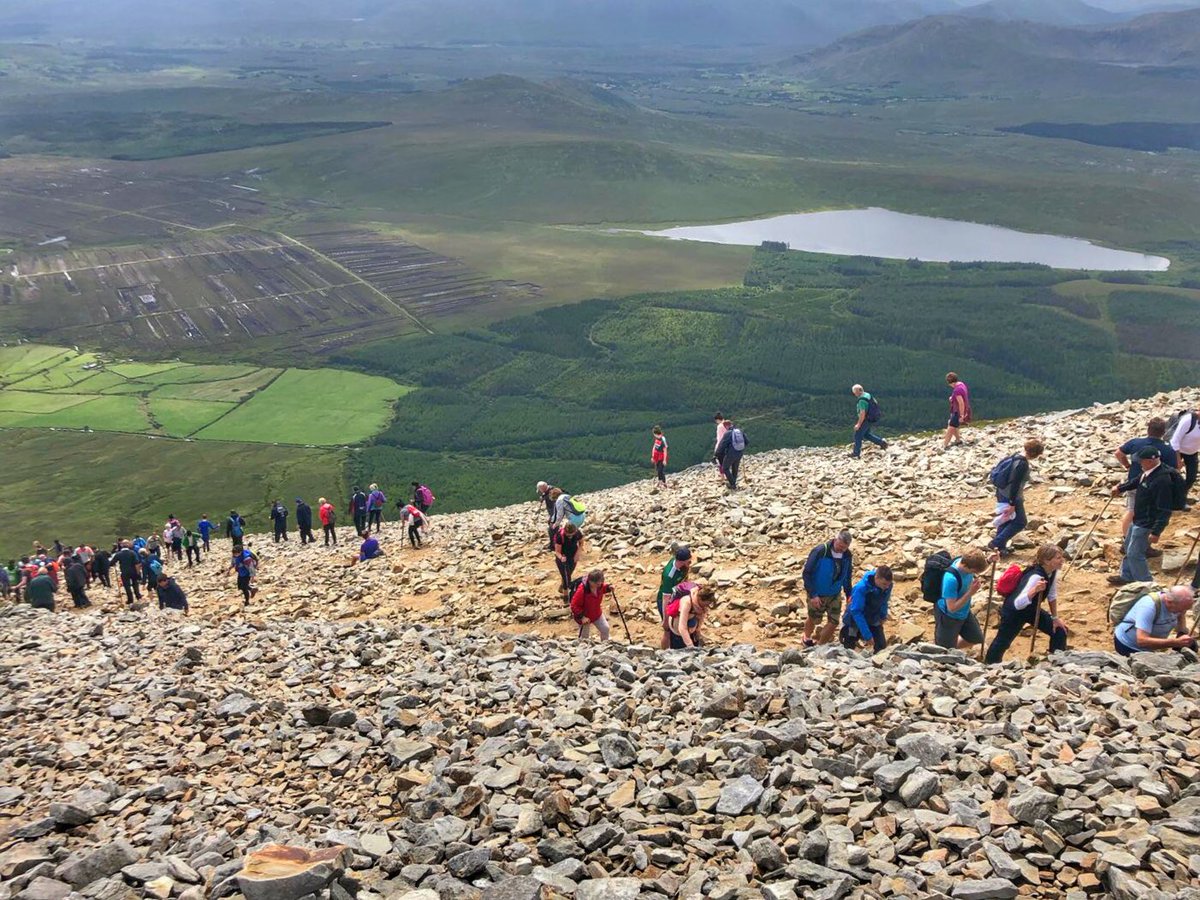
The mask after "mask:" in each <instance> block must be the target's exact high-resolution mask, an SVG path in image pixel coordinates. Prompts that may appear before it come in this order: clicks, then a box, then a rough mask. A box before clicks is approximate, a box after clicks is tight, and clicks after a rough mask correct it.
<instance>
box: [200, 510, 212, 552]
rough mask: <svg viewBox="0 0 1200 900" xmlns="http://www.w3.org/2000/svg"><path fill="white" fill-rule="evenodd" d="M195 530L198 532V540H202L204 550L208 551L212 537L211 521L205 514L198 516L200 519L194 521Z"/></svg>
mask: <svg viewBox="0 0 1200 900" xmlns="http://www.w3.org/2000/svg"><path fill="white" fill-rule="evenodd" d="M196 530H197V531H199V532H200V540H201V541H203V542H204V552H205V553H208V552H209V551H210V550H211V549H212V548H211V547H210V546H209V541H210V539H211V538H212V533H213V523H212V522H210V521H209V520H208V516H207V515H204V516H201V517H200V521H199V522H197V523H196ZM197 555H199V554H197Z"/></svg>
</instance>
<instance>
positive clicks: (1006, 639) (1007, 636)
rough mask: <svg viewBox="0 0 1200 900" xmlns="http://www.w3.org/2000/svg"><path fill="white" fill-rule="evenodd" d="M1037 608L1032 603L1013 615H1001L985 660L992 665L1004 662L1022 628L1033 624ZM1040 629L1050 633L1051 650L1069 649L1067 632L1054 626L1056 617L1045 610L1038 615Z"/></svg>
mask: <svg viewBox="0 0 1200 900" xmlns="http://www.w3.org/2000/svg"><path fill="white" fill-rule="evenodd" d="M1036 610H1037V607H1035V606H1034V605H1033V604H1032V603H1031V604H1030V605H1029V606H1027V607H1025V609H1018V610H1014V612H1013V614H1012V615H1011V616H1006V615H1004V614H1003V613H1001V615H1000V624H999V626H997V628H996V637H995V639H994V640H993V641H992V644H991V646H990V647H988V650H987V656H985V657H984V661H985V662H986V663H987V664H988V665H989V666H990V665H995V664H996V663H998V662H1003V660H1004V654H1005V653H1007V652H1008V648H1009V647H1011V646H1012V642H1013V641H1015V640H1016V639H1017V635H1018V634H1020V633H1021V629H1022V628H1024V627H1025V626H1026V625H1032V624H1033V617H1034V614H1035V612H1036ZM1037 620H1038V631H1040V632H1041V633H1042V634H1048V635H1050V652H1051V653H1058V652H1060V651H1062V650H1066V649H1067V633H1066V631H1059V630H1057V629H1056V628H1055V627H1054V617H1053V616H1052V615H1050V614H1049V613H1048V612H1046V611H1045V610H1042V612H1041V614H1040V615H1038V617H1037Z"/></svg>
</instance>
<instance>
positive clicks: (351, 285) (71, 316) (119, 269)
mask: <svg viewBox="0 0 1200 900" xmlns="http://www.w3.org/2000/svg"><path fill="white" fill-rule="evenodd" d="M6 272H7V274H6V275H5V276H4V278H2V279H0V325H3V324H6V323H7V324H8V325H10V326H11V327H13V328H17V327H19V328H20V330H21V332H22V333H24V334H26V335H27V336H29V337H32V338H34V339H36V340H41V341H46V342H59V343H70V344H72V345H76V344H82V345H86V346H94V347H124V348H128V349H129V350H130V351H133V352H145V348H146V347H155V348H158V349H159V350H160V351H167V350H175V351H178V350H183V349H188V348H214V347H220V348H224V347H233V346H237V345H240V344H249V343H253V344H254V346H255V347H256V349H257V350H258V351H260V352H261V351H263V350H276V351H280V350H287V351H303V352H306V353H313V352H315V353H322V352H327V351H330V350H333V349H336V348H338V347H341V346H343V345H346V344H354V343H360V342H362V341H365V340H378V339H381V338H385V337H400V336H404V335H407V334H414V333H425V334H431V333H433V330H434V329H433V327H432V326H431V325H430V324H429V320H433V319H436V318H437V317H439V316H444V315H450V314H453V313H456V312H460V311H462V310H464V309H467V308H471V307H475V306H479V305H481V304H487V303H491V302H494V301H496V300H498V299H501V298H505V297H511V296H512V295H513V294H514V292H515V291H517V290H518V289H517V288H513V287H510V286H507V285H503V284H498V283H496V282H491V281H488V280H487V279H485V278H484V277H482V276H480V275H478V274H477V273H474V272H472V271H471V270H469V269H468V268H466V266H464V265H463V264H462V263H461V262H459V261H457V260H454V259H450V258H448V257H444V256H439V255H438V254H435V253H432V252H430V251H428V250H425V249H424V248H421V247H418V246H416V245H413V244H410V243H407V242H405V241H402V240H396V239H390V238H385V237H383V236H380V235H376V234H374V233H372V232H368V231H360V230H349V231H328V232H318V233H315V234H311V235H302V236H300V237H291V236H289V235H284V234H268V233H265V232H235V233H229V234H221V235H217V234H207V235H198V236H196V237H194V238H191V239H189V240H182V241H174V242H170V243H166V244H162V243H160V244H157V245H141V246H137V247H120V248H111V247H109V248H93V249H66V250H59V251H54V250H49V251H47V250H45V249H43V250H42V251H40V252H28V251H25V252H18V253H14V254H11V255H10V256H9V258H8V260H7V261H6Z"/></svg>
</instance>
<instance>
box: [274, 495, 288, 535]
mask: <svg viewBox="0 0 1200 900" xmlns="http://www.w3.org/2000/svg"><path fill="white" fill-rule="evenodd" d="M287 516H288V512H287V507H286V506H284V505H283V504H282V503H280V502H279V501H278V500H276V501H275V505H274V506H272V507H271V521H272V522H274V523H275V543H277V544H278V543H279V542H280V541H281V540H284V541H286V540H287V539H288V536H287Z"/></svg>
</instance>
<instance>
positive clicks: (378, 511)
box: [367, 484, 387, 534]
mask: <svg viewBox="0 0 1200 900" xmlns="http://www.w3.org/2000/svg"><path fill="white" fill-rule="evenodd" d="M385 503H387V496H386V495H385V494H384V493H383V491H381V490H380V489H379V485H377V484H373V485H371V493H370V494H368V495H367V527H368V528H370V527H371V526H372V525H374V526H375V533H376V534H379V529H380V528H381V527H382V526H383V505H384V504H385Z"/></svg>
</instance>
